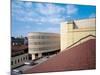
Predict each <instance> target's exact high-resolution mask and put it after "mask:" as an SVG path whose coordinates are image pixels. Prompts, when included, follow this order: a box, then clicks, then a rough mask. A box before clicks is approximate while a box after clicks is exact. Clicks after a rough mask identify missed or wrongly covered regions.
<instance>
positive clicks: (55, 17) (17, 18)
mask: <svg viewBox="0 0 100 75" xmlns="http://www.w3.org/2000/svg"><path fill="white" fill-rule="evenodd" d="M11 9H12V13H11V16H12V26H11V29H12V30H11V31H12V36H15V37H16V36H20V35H23V36H27V33H28V32H54V33H60V23H61V22H65V21H67V20H72V19H84V18H93V17H95V16H96V7H95V6H86V5H72V4H55V3H39V2H22V1H17V0H16V1H15V0H12V8H11Z"/></svg>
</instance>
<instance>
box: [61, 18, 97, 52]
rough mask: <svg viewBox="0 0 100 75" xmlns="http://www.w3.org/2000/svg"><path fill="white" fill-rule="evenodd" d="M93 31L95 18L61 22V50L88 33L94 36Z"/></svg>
mask: <svg viewBox="0 0 100 75" xmlns="http://www.w3.org/2000/svg"><path fill="white" fill-rule="evenodd" d="M95 32H96V19H95V18H90V19H81V20H75V21H68V22H64V23H61V51H62V50H64V49H65V48H67V47H69V46H70V45H72V44H73V43H75V42H77V41H79V40H80V39H82V38H84V37H86V36H88V35H93V36H96V33H95ZM90 38H91V37H90Z"/></svg>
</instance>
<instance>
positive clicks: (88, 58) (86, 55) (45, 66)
mask: <svg viewBox="0 0 100 75" xmlns="http://www.w3.org/2000/svg"><path fill="white" fill-rule="evenodd" d="M95 41H96V40H95V39H90V40H88V41H85V42H84V43H81V44H79V45H77V46H75V47H72V48H70V49H68V50H67V49H66V50H64V51H63V52H60V53H58V54H57V55H56V56H54V57H51V58H49V59H48V60H47V61H45V62H43V63H41V64H39V65H36V66H35V67H33V68H31V69H29V70H27V71H25V72H24V73H26V74H28V73H39V72H54V71H70V70H84V69H95V68H96V62H95V61H96V45H95V44H96V43H95Z"/></svg>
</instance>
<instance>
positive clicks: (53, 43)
mask: <svg viewBox="0 0 100 75" xmlns="http://www.w3.org/2000/svg"><path fill="white" fill-rule="evenodd" d="M28 47H29V54H31V55H32V59H36V58H39V57H43V56H48V55H52V54H55V53H57V52H59V50H60V34H57V33H46V32H31V33H29V34H28Z"/></svg>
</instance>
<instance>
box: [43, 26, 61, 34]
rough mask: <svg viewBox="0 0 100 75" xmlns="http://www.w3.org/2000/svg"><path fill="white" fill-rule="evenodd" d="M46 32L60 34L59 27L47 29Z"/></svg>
mask: <svg viewBox="0 0 100 75" xmlns="http://www.w3.org/2000/svg"><path fill="white" fill-rule="evenodd" d="M45 32H55V33H59V28H57V27H50V28H47V29H45Z"/></svg>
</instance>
